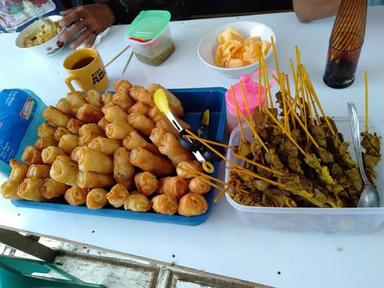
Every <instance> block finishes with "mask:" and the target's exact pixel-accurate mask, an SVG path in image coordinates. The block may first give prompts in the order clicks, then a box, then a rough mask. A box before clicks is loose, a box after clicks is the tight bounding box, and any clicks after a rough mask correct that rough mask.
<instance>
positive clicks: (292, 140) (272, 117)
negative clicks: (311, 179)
mask: <svg viewBox="0 0 384 288" xmlns="http://www.w3.org/2000/svg"><path fill="white" fill-rule="evenodd" d="M265 111H266V112H267V114H268V116H269V117H271V119H272V120H273V121H274V122H275V123H276V124H277V126H279V128H280V129H281V131H282V132H283V133H284V134H285V135H287V137H288V139H289V140H291V142H292V143H293V145H295V146H296V147H297V149H299V151H300V152H301V153H302V154H303V155H304V157H307V154H306V153H305V151H304V150H303V148H301V147H300V145H299V144H297V142H296V141H295V139H293V138H292V136H291V135H290V134H289V133H287V131H285V129H284V127H283V125H281V123H280V122H279V120H277V119H276V117H275V116H273V114H272V113H271V112H270V111H269V110H268V109H265Z"/></svg>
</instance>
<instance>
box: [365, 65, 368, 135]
mask: <svg viewBox="0 0 384 288" xmlns="http://www.w3.org/2000/svg"><path fill="white" fill-rule="evenodd" d="M364 80H365V133H368V71H364Z"/></svg>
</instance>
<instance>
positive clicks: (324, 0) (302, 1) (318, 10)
mask: <svg viewBox="0 0 384 288" xmlns="http://www.w3.org/2000/svg"><path fill="white" fill-rule="evenodd" d="M340 2H341V0H293V10H294V11H295V13H296V16H297V18H299V20H300V21H301V22H309V21H311V20H314V19H318V18H323V17H328V16H332V15H335V14H336V12H337V9H338V8H339V5H340Z"/></svg>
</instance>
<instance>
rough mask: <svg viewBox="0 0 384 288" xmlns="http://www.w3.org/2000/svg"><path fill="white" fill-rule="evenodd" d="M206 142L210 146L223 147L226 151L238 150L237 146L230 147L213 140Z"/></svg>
mask: <svg viewBox="0 0 384 288" xmlns="http://www.w3.org/2000/svg"><path fill="white" fill-rule="evenodd" d="M204 141H205V142H207V143H209V144H212V145H215V146H219V147H223V148H225V149H231V150H233V151H236V150H237V148H236V146H229V145H227V144H224V143H220V142H216V141H213V140H210V139H204Z"/></svg>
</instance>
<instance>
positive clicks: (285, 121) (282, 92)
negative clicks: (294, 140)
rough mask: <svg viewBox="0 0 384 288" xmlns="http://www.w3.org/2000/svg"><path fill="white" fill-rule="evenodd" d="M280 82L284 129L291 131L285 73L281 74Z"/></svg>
mask: <svg viewBox="0 0 384 288" xmlns="http://www.w3.org/2000/svg"><path fill="white" fill-rule="evenodd" d="M279 83H280V91H281V98H282V101H283V113H284V129H285V131H287V132H288V133H290V131H289V126H288V120H289V116H288V114H287V103H286V102H287V101H286V98H285V85H284V73H281V74H280V75H279Z"/></svg>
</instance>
